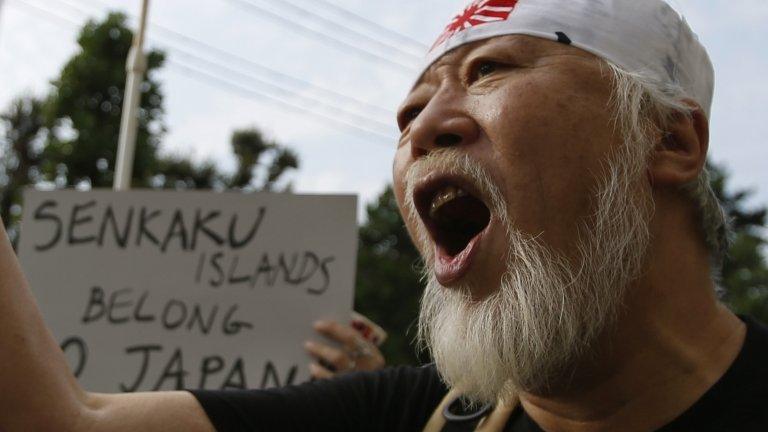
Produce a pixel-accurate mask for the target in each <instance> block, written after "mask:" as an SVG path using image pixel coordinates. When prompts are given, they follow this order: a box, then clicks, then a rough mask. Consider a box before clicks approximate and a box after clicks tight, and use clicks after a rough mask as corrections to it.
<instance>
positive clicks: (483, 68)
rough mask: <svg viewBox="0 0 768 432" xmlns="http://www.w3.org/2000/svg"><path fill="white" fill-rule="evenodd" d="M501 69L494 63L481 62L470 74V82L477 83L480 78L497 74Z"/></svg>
mask: <svg viewBox="0 0 768 432" xmlns="http://www.w3.org/2000/svg"><path fill="white" fill-rule="evenodd" d="M501 68H502V65H501V64H499V63H497V62H494V61H482V62H480V63H478V64H477V66H475V70H474V72H473V73H472V77H471V78H472V81H477V80H479V79H481V78H485V77H486V76H488V75H490V74H492V73H494V72H497V71H498V70H499V69H501Z"/></svg>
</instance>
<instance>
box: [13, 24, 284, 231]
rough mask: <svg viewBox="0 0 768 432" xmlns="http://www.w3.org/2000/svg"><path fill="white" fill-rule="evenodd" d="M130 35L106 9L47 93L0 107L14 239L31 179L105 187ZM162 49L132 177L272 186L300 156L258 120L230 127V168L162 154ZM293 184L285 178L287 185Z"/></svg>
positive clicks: (146, 183) (144, 95)
mask: <svg viewBox="0 0 768 432" xmlns="http://www.w3.org/2000/svg"><path fill="white" fill-rule="evenodd" d="M132 38H133V35H132V32H131V30H130V29H129V28H128V27H126V17H125V15H123V14H120V13H112V14H109V15H108V16H107V17H106V19H105V20H104V21H102V22H96V21H89V22H88V23H87V24H86V25H85V26H84V27H83V29H82V30H81V32H80V34H79V36H78V39H77V42H78V44H79V46H80V51H79V52H78V53H77V54H75V55H74V56H73V57H72V58H71V59H70V60H69V61H67V62H66V64H65V65H64V67H63V68H62V70H61V73H60V74H59V76H58V77H57V78H56V79H55V80H54V81H53V83H52V89H51V91H50V93H49V94H48V95H47V96H46V97H44V98H42V99H37V98H35V97H32V96H21V97H19V98H17V99H16V100H14V101H13V102H12V103H11V105H10V106H9V107H8V109H7V111H6V112H4V113H3V114H1V115H0V121H1V122H2V124H3V126H4V135H3V140H2V143H0V144H2V147H1V148H0V149H1V150H2V155H3V163H2V165H0V216H1V217H2V218H3V221H5V224H6V227H7V228H8V232H9V234H10V235H11V238H12V240H14V242H15V241H16V238H17V234H16V233H17V230H16V225H17V222H18V217H19V216H20V208H21V207H20V203H21V191H22V189H23V188H24V187H25V186H28V185H40V184H42V183H47V184H48V186H54V187H67V186H70V187H71V186H78V187H84V188H91V187H109V186H111V185H112V182H113V178H114V162H113V161H115V159H116V154H117V142H118V136H119V133H120V121H121V110H122V104H123V92H124V87H125V80H126V71H125V61H126V58H127V56H128V51H129V49H130V46H131V41H132ZM164 59H165V54H164V53H162V52H160V51H157V50H154V51H150V52H149V53H148V55H147V73H146V75H145V79H144V81H143V83H142V86H141V103H140V109H139V122H138V130H137V140H136V150H135V162H134V169H133V181H132V184H133V186H135V187H152V188H164V189H168V188H170V189H211V188H212V189H217V190H222V189H225V188H237V189H241V190H245V191H253V190H260V189H266V190H274V189H276V188H277V184H279V183H280V181H281V180H282V179H283V178H284V175H285V174H286V173H287V172H289V171H290V170H291V169H296V168H298V166H299V160H298V156H297V155H296V154H295V153H294V152H293V151H292V150H290V149H287V148H285V147H283V146H281V145H280V144H278V143H276V142H273V141H270V140H267V139H266V138H265V137H264V136H263V135H262V134H261V132H259V131H258V130H257V129H255V128H252V127H251V128H246V129H243V130H239V131H235V132H234V133H233V135H232V141H231V145H232V151H233V152H234V154H235V156H236V160H237V162H238V165H237V168H236V172H235V174H234V175H230V174H228V173H224V172H221V171H220V170H219V169H218V168H217V167H216V166H215V165H214V164H213V163H212V162H203V163H196V162H194V161H192V160H190V159H189V158H187V157H186V156H183V155H162V154H160V151H159V146H160V142H161V140H162V137H163V134H164V132H165V126H164V125H163V115H164V110H163V93H162V90H161V86H160V82H159V81H158V80H157V79H156V78H155V75H156V73H157V71H159V70H160V69H161V68H162V65H163V62H164ZM285 187H286V188H290V184H288V185H287V186H285Z"/></svg>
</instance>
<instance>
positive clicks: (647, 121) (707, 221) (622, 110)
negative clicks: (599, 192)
mask: <svg viewBox="0 0 768 432" xmlns="http://www.w3.org/2000/svg"><path fill="white" fill-rule="evenodd" d="M606 63H607V65H608V68H609V71H610V73H611V75H612V78H613V82H614V89H613V98H612V101H611V102H612V105H613V108H614V109H615V112H616V117H615V121H616V126H617V127H619V128H620V130H621V131H622V133H623V134H624V137H625V140H627V141H630V142H649V143H650V141H649V140H642V139H638V138H641V137H644V136H648V134H651V133H661V134H665V133H667V130H666V129H667V127H668V126H669V125H670V123H671V122H672V121H673V120H674V117H675V116H677V115H680V114H682V115H686V116H691V114H692V112H693V111H694V108H693V107H691V105H689V104H688V103H686V101H690V97H688V96H686V95H685V94H684V93H683V90H682V89H681V88H680V87H677V86H672V85H669V84H661V83H659V82H658V81H657V80H653V79H650V78H648V77H647V76H646V75H644V74H642V73H631V72H627V71H625V70H623V69H622V68H620V67H618V66H616V65H615V64H612V63H610V62H606ZM646 151H648V152H650V151H651V149H646ZM682 191H683V192H684V193H685V194H686V195H687V197H688V198H689V199H690V200H691V203H692V204H693V205H694V206H695V208H696V213H697V217H698V222H699V228H700V231H701V234H702V237H703V240H704V242H705V244H706V246H707V248H708V250H709V254H710V259H711V264H712V274H713V276H714V277H715V278H716V279H717V278H718V277H719V273H720V269H721V267H722V264H723V260H724V258H725V255H726V254H727V252H728V248H729V246H730V231H731V228H730V224H729V221H728V218H727V216H726V214H725V211H724V210H723V207H722V206H721V204H720V201H719V200H718V199H717V196H716V195H715V192H714V191H713V190H712V187H711V186H710V176H709V172H708V170H707V168H706V166H705V167H704V168H703V169H702V171H701V173H700V174H699V176H698V178H696V180H694V181H692V182H690V183H688V184H686V185H683V187H682Z"/></svg>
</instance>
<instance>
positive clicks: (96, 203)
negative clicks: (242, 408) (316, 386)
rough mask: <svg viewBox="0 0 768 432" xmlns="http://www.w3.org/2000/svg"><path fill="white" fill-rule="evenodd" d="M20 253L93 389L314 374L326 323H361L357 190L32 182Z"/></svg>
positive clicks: (252, 384) (256, 383)
mask: <svg viewBox="0 0 768 432" xmlns="http://www.w3.org/2000/svg"><path fill="white" fill-rule="evenodd" d="M24 203H25V205H24V213H23V218H22V221H23V222H22V228H21V243H20V245H19V256H20V259H21V262H22V265H23V267H24V270H25V272H26V274H27V277H28V278H29V282H30V284H31V286H32V290H33V292H34V294H35V296H36V298H37V300H38V302H39V305H40V308H41V310H42V312H43V315H44V317H45V319H46V322H47V323H48V325H49V327H50V328H51V329H52V330H53V333H54V335H55V336H56V337H57V338H58V340H59V342H60V343H61V344H62V348H63V349H64V352H65V353H66V355H67V358H68V360H69V362H70V366H71V367H72V370H73V371H75V373H76V375H77V376H78V379H79V380H80V382H81V383H82V385H83V386H84V387H85V388H86V389H88V390H91V391H98V392H121V391H148V390H172V389H182V388H188V389H194V388H206V389H223V388H265V387H273V386H277V385H285V384H289V383H298V382H302V381H305V380H306V379H308V377H309V375H308V370H307V366H306V365H307V363H308V361H309V359H308V357H307V355H306V354H305V352H304V350H303V348H302V342H303V341H304V340H306V339H310V338H311V339H317V335H316V334H315V333H314V331H313V330H312V323H313V322H314V321H315V320H317V319H320V318H326V319H335V320H338V321H339V322H346V321H348V320H349V314H350V311H351V309H352V297H353V286H354V271H355V259H356V251H357V225H356V215H355V212H356V198H355V197H354V196H317V195H292V194H269V193H254V194H239V193H213V192H160V191H131V192H112V191H106V190H97V191H90V192H78V191H71V190H69V191H56V192H40V191H34V190H28V191H27V192H26V194H25V198H24Z"/></svg>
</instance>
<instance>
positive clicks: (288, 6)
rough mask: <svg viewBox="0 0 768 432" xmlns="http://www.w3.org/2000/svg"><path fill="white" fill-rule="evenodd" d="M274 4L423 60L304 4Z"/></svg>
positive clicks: (282, 2) (416, 59)
mask: <svg viewBox="0 0 768 432" xmlns="http://www.w3.org/2000/svg"><path fill="white" fill-rule="evenodd" d="M241 1H247V2H248V3H253V1H251V0H241ZM273 4H274V5H275V6H277V7H281V8H285V9H288V10H290V11H293V12H295V13H296V14H299V15H303V16H305V17H307V16H308V17H311V19H312V20H313V21H315V22H319V23H321V25H324V26H326V27H329V28H332V29H334V30H335V31H339V30H341V32H342V33H347V34H351V35H352V37H354V38H359V39H363V40H365V41H368V43H370V44H373V45H376V46H378V47H380V48H384V49H385V50H389V51H394V52H396V53H397V54H399V55H401V56H403V57H406V58H408V59H409V60H410V61H412V62H415V63H418V62H419V61H420V60H421V57H419V56H417V55H416V54H413V53H411V52H409V51H405V50H403V49H402V48H401V47H399V46H397V45H393V44H391V43H389V42H386V41H383V40H381V39H377V38H375V37H372V36H369V35H367V34H365V33H362V32H360V31H358V30H355V29H354V28H352V27H349V26H347V25H346V24H345V23H344V22H340V21H337V20H332V19H328V18H326V17H325V16H323V15H320V14H318V13H316V12H312V11H311V10H308V9H306V8H304V7H302V6H298V5H296V4H295V3H294V2H293V1H292V0H281V1H279V2H274V3H273Z"/></svg>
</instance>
